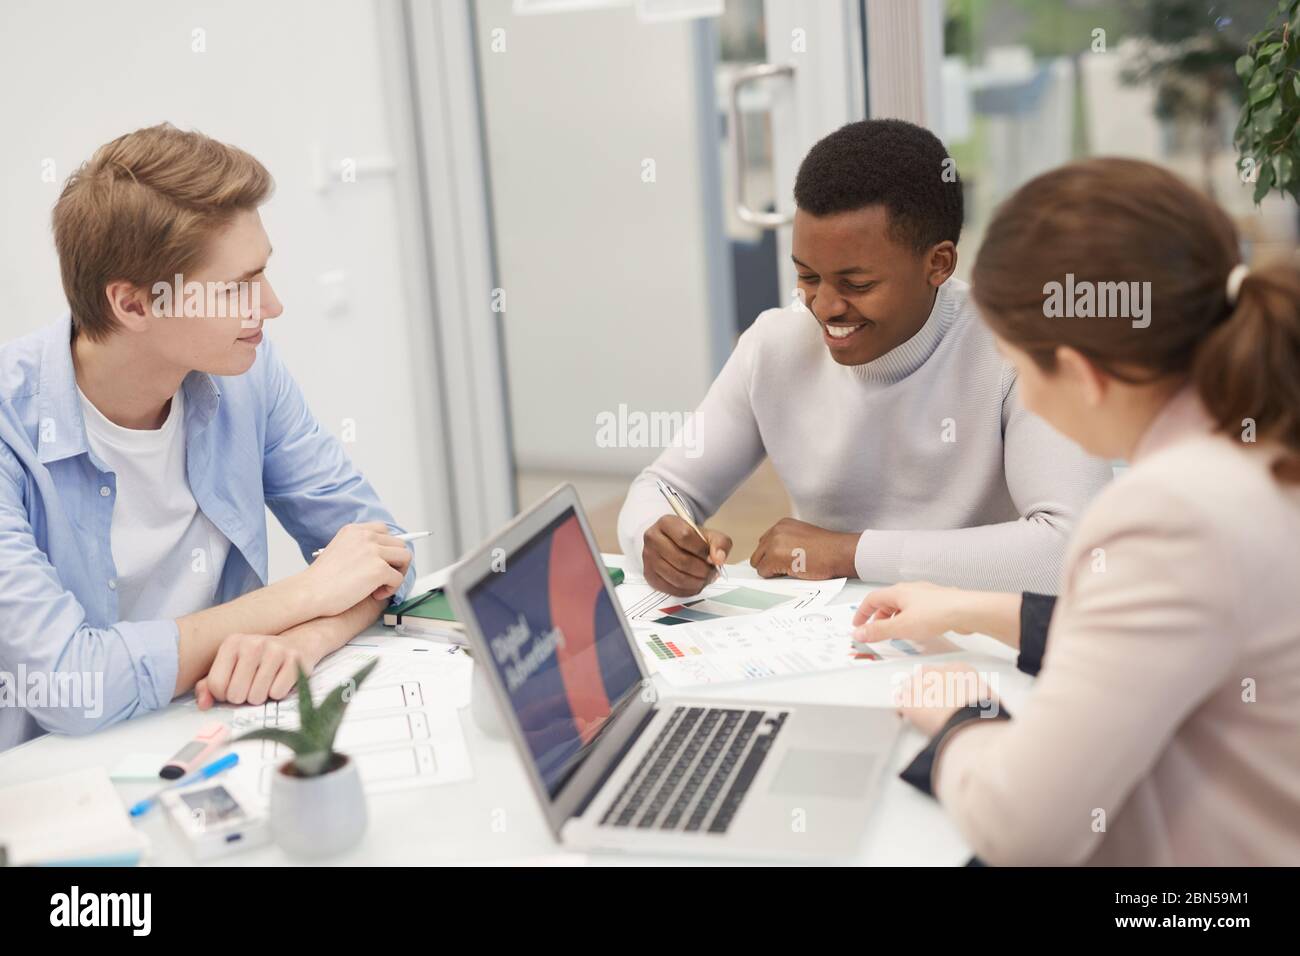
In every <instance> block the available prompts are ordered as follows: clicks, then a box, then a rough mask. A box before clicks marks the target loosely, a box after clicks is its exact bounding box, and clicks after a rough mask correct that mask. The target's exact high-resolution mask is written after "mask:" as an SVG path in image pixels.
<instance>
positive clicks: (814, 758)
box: [771, 748, 876, 797]
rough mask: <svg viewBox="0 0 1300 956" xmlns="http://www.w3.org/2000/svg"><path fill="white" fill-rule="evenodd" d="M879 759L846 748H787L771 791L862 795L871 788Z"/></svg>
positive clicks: (824, 795)
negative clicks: (872, 777) (843, 749)
mask: <svg viewBox="0 0 1300 956" xmlns="http://www.w3.org/2000/svg"><path fill="white" fill-rule="evenodd" d="M875 763H876V758H874V757H872V756H870V755H868V754H861V753H848V752H846V751H842V750H804V749H799V748H795V749H792V750H789V751H787V753H786V755H785V759H784V760H782V761H781V767H780V769H778V770H777V772H776V776H775V777H773V778H772V786H771V791H772V792H773V793H787V794H796V793H803V794H815V795H817V796H821V797H861V796H862V795H863V794H864V793H866V792H867V790H868V789H869V787H870V784H871V774H872V769H873V767H874V766H875Z"/></svg>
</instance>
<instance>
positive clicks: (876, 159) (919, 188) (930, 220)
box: [794, 119, 962, 252]
mask: <svg viewBox="0 0 1300 956" xmlns="http://www.w3.org/2000/svg"><path fill="white" fill-rule="evenodd" d="M949 160H950V158H949V156H948V151H947V150H946V149H944V146H943V143H941V142H939V138H938V137H937V136H935V135H934V134H933V133H931V132H930V131H929V130H927V129H922V128H921V127H920V126H916V125H914V124H912V123H906V122H904V121H902V120H886V119H882V120H862V121H860V122H857V123H849V124H848V125H847V126H841V127H840V128H839V129H837V130H836V131H835V132H833V133H831V134H830V135H829V136H826V137H824V138H822V139H821V140H819V141H818V142H817V145H815V146H814V147H813V148H812V149H810V150H809V151H808V155H807V156H805V157H804V160H803V162H802V163H800V164H799V174H798V175H797V176H796V177H795V180H794V201H795V203H796V204H797V205H798V207H799V208H800V209H802V210H803V211H804V212H807V213H811V214H812V215H814V216H829V215H833V214H834V213H839V212H851V211H853V210H855V209H862V208H864V207H866V206H874V205H877V204H879V205H883V206H884V207H885V208H886V209H887V210H888V211H889V220H890V231H891V232H892V234H893V236H894V238H895V239H897V240H898V241H900V242H903V243H906V244H907V245H910V246H912V247H913V248H914V249H916V250H917V251H918V252H922V251H924V250H926V249H928V248H929V247H930V246H933V245H935V244H936V243H939V242H943V241H944V240H945V239H948V240H951V241H952V242H954V243H956V241H957V238H958V237H959V236H960V235H961V225H962V193H961V180H960V178H959V177H958V176H957V170H956V166H955V164H953V163H952V162H950V161H949ZM945 172H948V173H949V175H946V176H945V175H944V173H945Z"/></svg>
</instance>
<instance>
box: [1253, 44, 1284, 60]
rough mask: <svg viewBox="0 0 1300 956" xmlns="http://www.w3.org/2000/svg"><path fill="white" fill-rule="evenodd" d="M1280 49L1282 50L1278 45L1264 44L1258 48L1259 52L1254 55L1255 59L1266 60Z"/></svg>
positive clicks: (1280, 45)
mask: <svg viewBox="0 0 1300 956" xmlns="http://www.w3.org/2000/svg"><path fill="white" fill-rule="evenodd" d="M1280 49H1282V44H1280V43H1265V44H1264V45H1263V46H1262V47H1260V48H1259V52H1257V53H1256V54H1255V58H1256V59H1257V60H1267V59H1268V58H1269V57H1271V56H1272V55H1273V54H1274V53H1276V52H1277V51H1278V50H1280Z"/></svg>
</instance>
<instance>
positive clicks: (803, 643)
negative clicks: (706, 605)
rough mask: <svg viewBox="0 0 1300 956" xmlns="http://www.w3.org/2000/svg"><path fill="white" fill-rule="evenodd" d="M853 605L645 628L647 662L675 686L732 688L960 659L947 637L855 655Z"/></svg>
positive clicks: (640, 637) (640, 635)
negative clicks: (879, 664)
mask: <svg viewBox="0 0 1300 956" xmlns="http://www.w3.org/2000/svg"><path fill="white" fill-rule="evenodd" d="M855 609H856V608H855V606H854V605H852V604H844V605H835V606H833V607H825V608H814V609H811V610H802V611H775V612H772V613H768V614H757V615H749V616H747V617H741V618H735V619H731V620H728V621H726V622H725V623H721V624H682V625H678V626H676V627H667V628H654V629H646V630H640V631H638V632H637V633H636V643H637V647H638V648H639V649H640V651H641V654H642V656H643V657H644V658H645V659H646V661H647V662H649V663H650V664H651V665H652V666H653V668H654V669H655V670H657V671H658V673H660V674H662V675H663V676H664V679H665V680H667V681H668V683H669V684H671V685H673V686H674V687H698V686H700V685H704V684H731V683H737V682H743V681H753V680H761V679H763V678H766V677H786V676H791V675H794V674H809V673H815V672H819V671H830V670H841V669H844V668H849V667H861V666H864V665H870V664H871V663H872V662H873V661H880V660H899V659H904V658H909V657H922V656H931V655H937V654H947V653H953V652H956V651H959V650H961V648H959V647H958V646H957V645H955V644H953V643H952V642H951V641H948V640H947V639H945V638H938V639H936V640H935V641H933V642H927V643H926V644H925V645H919V644H916V643H913V642H911V641H881V642H879V643H874V644H869V645H866V647H868V648H869V649H870V650H869V651H858V650H855V648H854V645H853V640H852V634H853V612H854V610H855Z"/></svg>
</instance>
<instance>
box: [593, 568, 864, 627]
mask: <svg viewBox="0 0 1300 956" xmlns="http://www.w3.org/2000/svg"><path fill="white" fill-rule="evenodd" d="M843 587H844V579H843V578H837V579H835V580H831V581H792V580H781V581H751V582H746V583H745V584H740V585H726V584H712V585H710V586H709V587H707V588H705V589H704V590H703V591H702V592H700V593H699V594H697V595H694V596H693V597H689V598H674V597H673V596H671V595H669V594H665V593H664V592H663V591H656V590H654V589H653V588H651V587H649V586H647V585H644V584H643V585H639V586H638V585H628V584H624V585H621V586H620V587H619V589H618V590H619V600H620V601H621V602H622V604H623V610H624V613H625V614H626V615H627V619H628V623H630V624H631V625H632V626H633V627H636V628H643V627H655V628H662V627H675V626H678V625H681V624H699V623H719V622H721V621H724V620H729V619H732V618H738V617H747V616H752V615H756V614H763V613H765V612H768V611H777V610H807V609H811V608H818V607H822V606H824V605H825V604H827V603H828V602H829V601H830V600H831V599H832V598H833V597H835V595H837V594H838V593H839V592H840V590H841V589H842V588H843Z"/></svg>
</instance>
